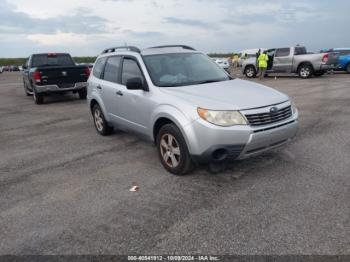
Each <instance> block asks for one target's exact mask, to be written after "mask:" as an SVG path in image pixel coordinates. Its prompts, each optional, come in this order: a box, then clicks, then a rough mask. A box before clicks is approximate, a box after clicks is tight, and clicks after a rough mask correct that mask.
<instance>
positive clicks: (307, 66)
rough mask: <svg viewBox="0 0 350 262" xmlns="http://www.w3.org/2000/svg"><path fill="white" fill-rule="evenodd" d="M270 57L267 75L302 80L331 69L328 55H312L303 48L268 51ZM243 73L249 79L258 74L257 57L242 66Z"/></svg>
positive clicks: (246, 61) (320, 74)
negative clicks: (299, 78)
mask: <svg viewBox="0 0 350 262" xmlns="http://www.w3.org/2000/svg"><path fill="white" fill-rule="evenodd" d="M266 52H267V55H268V57H269V62H268V67H267V71H266V73H267V74H268V73H293V74H298V75H299V77H301V78H304V79H305V78H310V77H312V76H322V75H323V74H324V73H325V72H326V71H327V70H329V69H331V68H332V67H331V65H329V64H328V58H329V54H328V53H322V54H312V53H308V52H307V51H306V48H305V47H303V46H295V47H285V48H272V49H268V50H267V51H266ZM242 72H243V74H244V75H246V76H247V77H248V78H252V77H255V76H256V74H257V73H258V68H257V59H256V57H252V58H249V59H247V60H245V61H244V63H243V65H242Z"/></svg>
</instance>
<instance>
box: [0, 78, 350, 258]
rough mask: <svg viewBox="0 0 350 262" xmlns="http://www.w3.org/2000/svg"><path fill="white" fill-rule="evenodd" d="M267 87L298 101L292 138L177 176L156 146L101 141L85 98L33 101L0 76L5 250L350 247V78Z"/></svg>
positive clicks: (310, 250)
mask: <svg viewBox="0 0 350 262" xmlns="http://www.w3.org/2000/svg"><path fill="white" fill-rule="evenodd" d="M254 81H258V80H254ZM262 83H264V84H266V85H268V86H271V87H273V88H276V89H278V90H280V91H282V92H285V93H287V94H288V95H289V96H290V97H291V98H292V99H293V100H294V101H295V104H296V105H297V107H298V109H299V111H300V130H299V133H298V135H297V137H296V139H295V140H294V141H293V142H292V143H290V144H288V145H287V146H286V147H283V148H281V149H278V150H275V151H272V152H269V153H265V154H263V155H261V156H259V157H256V158H252V159H247V160H243V161H237V162H234V163H232V165H231V166H230V167H229V169H228V170H226V171H225V172H223V173H220V174H217V175H213V174H210V173H209V172H208V171H207V169H206V168H205V167H200V168H197V169H196V170H195V171H194V172H193V173H192V174H190V175H187V176H184V177H176V176H173V175H170V174H169V173H167V172H166V171H165V170H164V169H163V167H162V166H161V164H160V162H159V160H158V156H157V152H156V148H155V147H154V146H153V145H152V144H149V143H147V142H144V141H142V140H140V138H138V137H136V136H135V135H132V134H126V133H122V132H116V133H115V134H113V135H112V136H109V137H101V136H99V135H98V134H97V132H96V131H95V129H94V126H93V123H92V117H91V115H90V112H89V110H88V107H87V105H86V101H83V100H79V98H78V95H65V96H60V95H57V96H52V97H50V98H49V99H48V100H47V102H46V103H45V104H44V105H40V106H39V105H35V104H34V102H33V98H32V97H29V96H26V95H25V94H24V90H23V85H22V80H21V75H20V73H8V72H5V73H3V74H0V255H4V254H17V255H19V254H22V255H23V254H124V255H125V254H213V255H215V254H221V255H222V254H250V255H251V254H265V255H268V254H275V255H276V254H313V255H315V254H319V255H321V254H327V255H334V254H338V255H339V254H350V220H349V217H350V189H349V188H350V75H347V74H335V75H325V76H323V77H319V78H313V79H309V80H301V79H299V78H297V77H294V76H292V77H290V76H289V77H279V78H278V79H275V78H274V77H269V78H267V79H265V80H263V81H262ZM132 183H137V185H138V186H139V188H140V189H139V191H138V192H130V191H129V189H130V188H131V186H132Z"/></svg>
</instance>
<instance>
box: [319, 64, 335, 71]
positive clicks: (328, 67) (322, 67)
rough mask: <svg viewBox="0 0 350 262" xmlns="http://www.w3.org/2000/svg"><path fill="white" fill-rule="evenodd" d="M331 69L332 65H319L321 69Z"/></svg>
mask: <svg viewBox="0 0 350 262" xmlns="http://www.w3.org/2000/svg"><path fill="white" fill-rule="evenodd" d="M332 69H334V66H333V65H321V66H320V70H321V71H328V70H332Z"/></svg>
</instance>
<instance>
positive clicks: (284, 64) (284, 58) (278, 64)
mask: <svg viewBox="0 0 350 262" xmlns="http://www.w3.org/2000/svg"><path fill="white" fill-rule="evenodd" d="M292 64H293V58H292V54H291V49H290V48H277V49H276V53H275V57H274V60H273V71H275V72H285V73H289V72H291V71H292Z"/></svg>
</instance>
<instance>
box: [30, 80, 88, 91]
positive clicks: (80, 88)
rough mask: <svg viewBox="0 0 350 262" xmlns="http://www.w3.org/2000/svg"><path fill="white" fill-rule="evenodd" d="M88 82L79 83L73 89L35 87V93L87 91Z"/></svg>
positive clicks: (45, 86) (53, 86)
mask: <svg viewBox="0 0 350 262" xmlns="http://www.w3.org/2000/svg"><path fill="white" fill-rule="evenodd" d="M86 87H87V82H78V83H75V85H74V86H73V87H68V88H60V87H59V86H58V85H44V86H35V91H36V92H37V93H59V92H67V91H68V92H69V91H79V90H82V89H86Z"/></svg>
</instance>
